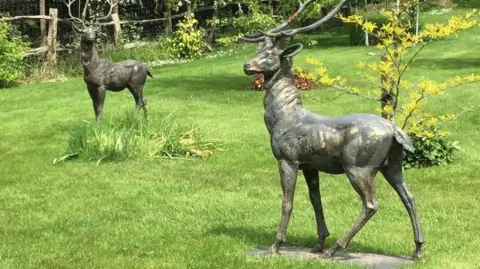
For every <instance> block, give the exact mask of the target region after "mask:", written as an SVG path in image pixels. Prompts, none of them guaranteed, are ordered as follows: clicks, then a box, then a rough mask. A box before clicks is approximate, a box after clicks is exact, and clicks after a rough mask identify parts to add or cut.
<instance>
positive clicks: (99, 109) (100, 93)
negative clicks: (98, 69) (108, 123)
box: [88, 87, 106, 122]
mask: <svg viewBox="0 0 480 269" xmlns="http://www.w3.org/2000/svg"><path fill="white" fill-rule="evenodd" d="M88 93H89V94H90V97H91V98H92V103H93V110H94V111H95V119H96V120H97V122H100V121H101V120H102V117H103V104H104V103H105V94H106V91H105V88H104V87H88Z"/></svg>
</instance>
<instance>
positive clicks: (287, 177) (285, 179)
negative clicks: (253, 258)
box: [268, 160, 298, 254]
mask: <svg viewBox="0 0 480 269" xmlns="http://www.w3.org/2000/svg"><path fill="white" fill-rule="evenodd" d="M278 168H279V172H280V181H281V184H282V190H283V201H282V218H281V220H280V227H279V230H278V233H277V237H276V240H275V243H274V244H273V245H272V246H271V248H270V250H268V253H270V254H280V253H279V250H280V246H281V245H282V244H283V243H285V239H286V235H287V226H288V222H289V221H290V216H291V214H292V210H293V197H294V194H295V185H296V183H297V171H298V165H296V164H292V163H290V162H287V161H285V160H280V161H278Z"/></svg>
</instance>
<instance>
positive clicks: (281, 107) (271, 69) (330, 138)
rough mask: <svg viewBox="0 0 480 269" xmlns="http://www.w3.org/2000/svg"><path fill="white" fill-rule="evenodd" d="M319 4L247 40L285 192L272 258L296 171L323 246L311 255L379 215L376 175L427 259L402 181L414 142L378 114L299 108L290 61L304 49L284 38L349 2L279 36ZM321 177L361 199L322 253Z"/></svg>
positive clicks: (249, 66) (247, 68)
mask: <svg viewBox="0 0 480 269" xmlns="http://www.w3.org/2000/svg"><path fill="white" fill-rule="evenodd" d="M313 1H314V0H309V1H307V2H306V3H301V5H300V8H299V9H298V11H297V12H296V13H295V14H294V15H293V16H291V17H290V18H289V19H287V20H286V21H285V22H284V23H283V24H282V25H280V26H278V27H276V28H274V29H272V30H269V31H267V32H261V33H260V34H255V35H249V36H246V37H244V38H243V40H245V41H247V42H252V43H259V50H258V52H257V54H256V55H255V56H254V57H253V58H252V59H250V60H248V61H247V62H245V64H244V66H243V70H244V72H245V74H247V75H254V74H263V75H264V78H265V97H264V99H263V104H264V107H265V114H264V121H265V125H266V127H267V130H268V132H269V134H270V143H271V148H272V152H273V155H274V156H275V158H276V159H277V162H278V168H279V173H280V182H281V186H282V190H283V201H282V217H281V221H280V227H279V230H278V233H277V236H276V240H275V243H274V244H273V245H272V247H271V248H270V250H269V251H268V252H269V253H273V254H279V250H280V246H281V244H283V243H284V242H285V239H286V233H287V226H288V223H289V220H290V215H291V213H292V210H293V198H294V193H295V185H296V182H297V173H298V170H302V172H303V175H304V176H305V180H306V182H307V186H308V190H309V196H310V201H311V204H312V206H313V209H314V212H315V218H316V224H317V235H318V243H317V244H316V245H315V247H314V248H313V250H312V252H317V253H319V257H322V258H328V257H332V256H333V255H334V253H335V252H336V251H337V250H339V249H341V248H345V247H347V245H348V243H349V242H350V240H351V239H352V238H353V237H354V236H355V235H356V234H357V233H358V232H359V231H360V229H361V228H362V227H363V226H364V225H365V224H366V223H367V221H368V220H369V219H370V218H371V217H372V216H373V215H374V214H375V213H376V212H377V201H376V200H375V182H374V180H375V176H376V175H377V173H378V172H380V173H382V174H383V176H384V177H385V179H386V180H387V182H388V183H389V184H390V185H391V186H392V187H393V189H394V190H395V191H396V193H397V194H398V195H399V197H400V199H401V200H402V202H403V204H404V206H405V208H406V210H407V212H408V214H409V216H410V220H411V224H412V227H413V235H414V243H415V251H414V253H413V257H414V258H419V257H421V256H422V253H423V249H422V246H423V243H424V238H423V233H422V228H421V226H420V222H419V216H418V212H417V209H416V206H415V203H414V199H413V196H412V195H411V194H410V192H409V191H408V188H407V184H406V182H405V180H404V177H403V171H402V159H403V153H404V150H408V151H413V150H414V148H413V145H412V140H411V138H410V137H409V136H408V135H407V134H406V133H405V132H404V131H403V130H402V129H400V128H399V127H398V126H396V125H395V124H394V123H392V122H391V121H388V120H386V119H384V118H382V117H380V116H376V115H373V114H351V115H345V116H338V117H330V116H324V115H320V114H316V113H314V112H312V111H310V110H308V109H305V108H304V107H303V105H302V100H301V96H300V93H299V92H298V90H297V88H296V87H295V79H294V75H293V72H292V58H293V56H295V55H296V54H298V53H299V52H300V51H301V50H302V47H303V46H302V44H295V45H292V46H290V47H288V48H286V49H284V48H283V46H284V41H285V38H287V37H292V36H294V35H295V34H297V33H303V32H306V31H309V30H311V29H314V28H316V27H318V26H320V25H322V24H323V23H325V22H326V21H328V20H329V19H331V18H332V17H333V16H334V15H335V14H336V13H337V12H339V11H340V9H341V8H342V6H343V5H345V3H346V2H347V1H348V0H342V1H341V2H340V3H339V4H338V5H337V6H336V7H335V8H334V9H333V10H332V11H330V12H329V13H328V14H327V15H325V16H324V17H323V18H321V19H320V20H318V21H317V22H315V23H313V24H311V25H308V26H305V27H302V28H297V29H290V30H282V29H284V28H285V27H286V26H287V25H288V24H289V23H290V21H291V20H292V19H294V18H295V17H296V16H297V15H298V14H299V13H300V12H301V11H302V10H304V9H305V7H306V6H307V5H308V4H310V3H312V2H313ZM319 172H325V173H329V174H346V176H347V178H348V179H349V181H350V183H351V185H352V187H353V188H354V190H355V191H356V192H357V193H358V195H359V196H360V198H361V200H362V204H363V208H362V212H361V214H360V216H359V217H358V219H357V220H356V221H355V223H354V224H353V225H352V227H351V228H350V229H349V230H348V231H347V232H345V234H344V235H343V236H341V237H340V238H339V239H338V240H337V241H336V242H335V243H334V244H333V245H332V246H331V247H330V248H328V249H326V250H324V243H325V239H326V238H327V237H328V236H329V232H328V229H327V225H326V223H325V219H324V214H323V208H322V202H321V195H320V179H319Z"/></svg>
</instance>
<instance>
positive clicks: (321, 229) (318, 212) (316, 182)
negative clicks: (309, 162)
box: [303, 170, 330, 253]
mask: <svg viewBox="0 0 480 269" xmlns="http://www.w3.org/2000/svg"><path fill="white" fill-rule="evenodd" d="M303 175H304V176H305V180H306V181H307V186H308V192H309V196H310V202H311V203H312V206H313V210H314V211H315V220H316V222H317V235H318V243H317V244H316V245H315V246H314V247H313V249H312V252H313V253H318V252H322V251H323V247H324V245H325V239H326V238H327V237H328V236H329V235H330V233H329V232H328V229H327V225H326V223H325V217H324V215H323V207H322V198H321V195H320V179H319V176H318V171H317V170H303Z"/></svg>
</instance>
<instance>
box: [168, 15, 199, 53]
mask: <svg viewBox="0 0 480 269" xmlns="http://www.w3.org/2000/svg"><path fill="white" fill-rule="evenodd" d="M197 24H198V21H197V20H196V19H195V17H194V15H193V14H190V15H189V16H188V17H186V18H185V19H184V20H183V21H181V22H179V23H178V29H177V30H176V31H175V32H174V34H173V37H172V39H169V51H170V52H171V54H172V55H174V56H175V57H178V58H198V57H200V56H201V55H202V52H203V49H204V47H205V32H204V31H203V29H201V28H197V27H196V26H197Z"/></svg>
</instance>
